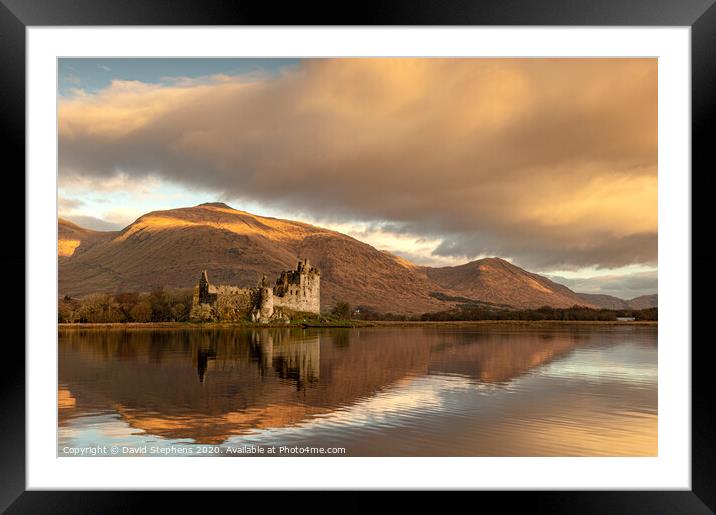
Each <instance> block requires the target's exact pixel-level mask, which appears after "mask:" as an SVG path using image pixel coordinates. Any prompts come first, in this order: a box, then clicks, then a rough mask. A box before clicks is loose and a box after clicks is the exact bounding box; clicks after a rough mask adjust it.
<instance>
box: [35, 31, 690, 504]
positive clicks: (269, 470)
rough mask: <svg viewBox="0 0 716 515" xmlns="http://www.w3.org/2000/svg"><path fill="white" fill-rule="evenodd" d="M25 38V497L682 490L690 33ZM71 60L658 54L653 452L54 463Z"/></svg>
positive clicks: (686, 464) (686, 435)
mask: <svg viewBox="0 0 716 515" xmlns="http://www.w3.org/2000/svg"><path fill="white" fill-rule="evenodd" d="M26 37H27V122H28V123H27V176H26V181H27V192H28V197H27V207H26V209H27V212H26V220H27V228H28V234H27V249H26V250H27V260H28V261H27V265H28V266H27V274H28V275H27V278H26V280H27V282H26V284H27V287H28V291H27V308H28V309H27V310H26V313H27V333H26V334H27V341H26V354H27V362H26V367H27V370H26V372H27V488H28V489H30V490H36V489H49V488H52V489H70V488H74V489H77V488H84V489H151V488H162V489H174V488H177V489H178V488H181V489H217V488H219V489H235V488H253V489H256V488H267V489H271V488H283V489H286V488H426V487H431V488H464V489H472V488H478V489H509V488H519V489H554V488H565V489H665V488H674V489H690V485H691V472H690V469H691V460H690V454H691V423H690V415H691V409H690V406H691V389H690V384H691V286H690V285H691V250H690V249H691V239H690V234H691V217H690V202H691V199H690V191H691V184H690V183H691V173H690V172H691V158H690V155H691V154H690V149H691V130H690V128H691V117H690V111H691V82H690V77H691V67H690V66H691V65H690V61H691V59H690V51H691V44H690V42H691V32H690V28H688V27H672V28H631V27H626V28H624V27H620V28H576V27H573V28H551V27H544V28H543V27H539V28H502V27H499V28H498V27H490V28H484V27H471V28H452V27H449V28H448V27H436V28H413V27H400V28H345V29H344V28H340V29H339V28H298V27H296V28H258V27H252V28H241V27H231V28H229V27H214V28H189V27H183V28H163V27H162V28H151V27H147V28H124V27H122V28H120V27H112V28H99V27H97V28H69V27H61V28H49V27H29V28H28V29H27V33H26ZM74 56H76V57H127V56H146V57H148V56H160V57H170V56H177V57H179V56H184V57H191V56H197V57H202V56H212V57H219V56H225V57H231V56H237V57H240V56H246V57H248V56H252V57H262V56H265V57H279V56H280V57H288V56H291V57H292V56H296V57H308V56H466V57H469V56H484V57H524V56H535V57H537V56H543V57H611V56H623V57H658V58H659V265H660V266H659V304H660V306H659V307H660V310H659V311H660V315H661V319H660V321H659V363H660V365H661V366H660V367H659V387H658V388H659V422H658V425H659V456H658V457H654V458H350V457H344V458H298V457H296V458H270V459H266V458H237V459H227V458H201V459H197V458H190V457H170V458H167V457H165V458H161V457H156V458H155V457H139V458H130V457H124V458H111V457H107V458H92V459H85V458H70V457H61V458H58V457H56V455H57V443H56V442H57V421H56V409H57V404H56V396H57V363H56V341H57V325H56V322H57V315H56V298H54V297H55V296H54V292H55V287H54V285H56V284H57V248H56V246H55V245H56V234H57V223H56V219H57V198H56V186H57V184H56V166H57V165H56V155H57V131H56V106H55V103H56V98H57V71H56V70H57V67H56V60H57V58H58V57H74Z"/></svg>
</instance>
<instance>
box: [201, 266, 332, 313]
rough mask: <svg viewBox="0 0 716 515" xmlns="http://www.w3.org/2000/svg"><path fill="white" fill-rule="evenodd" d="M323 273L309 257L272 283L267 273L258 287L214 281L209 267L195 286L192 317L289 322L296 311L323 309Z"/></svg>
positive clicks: (318, 310) (315, 311)
mask: <svg viewBox="0 0 716 515" xmlns="http://www.w3.org/2000/svg"><path fill="white" fill-rule="evenodd" d="M320 311H321V274H320V272H319V271H318V269H317V268H316V267H313V266H311V265H310V263H309V262H308V260H307V259H304V260H301V261H299V262H298V266H297V267H296V269H295V270H288V271H285V272H281V275H279V277H278V279H277V280H276V284H275V285H274V286H273V287H271V286H269V285H268V283H267V281H266V276H265V275H264V276H263V277H262V278H261V281H260V282H259V284H258V286H257V287H255V288H241V287H238V286H228V285H214V284H211V283H209V277H208V275H207V273H206V270H203V271H202V272H201V277H200V278H199V284H198V285H196V286H195V287H194V299H193V303H192V308H191V319H192V320H205V321H227V322H237V321H241V320H251V321H252V322H260V323H269V322H289V321H290V315H291V313H294V312H308V313H316V314H318V313H320Z"/></svg>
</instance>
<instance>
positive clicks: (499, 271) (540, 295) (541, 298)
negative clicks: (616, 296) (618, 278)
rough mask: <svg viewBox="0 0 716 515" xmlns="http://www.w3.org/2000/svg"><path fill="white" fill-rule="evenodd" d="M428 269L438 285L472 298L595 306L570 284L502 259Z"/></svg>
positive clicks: (520, 304)
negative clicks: (570, 287) (555, 280)
mask: <svg viewBox="0 0 716 515" xmlns="http://www.w3.org/2000/svg"><path fill="white" fill-rule="evenodd" d="M426 270H427V274H428V277H429V278H430V279H431V280H432V281H433V282H435V284H438V285H440V286H441V287H443V288H445V289H448V290H451V291H454V292H457V293H458V294H460V295H462V296H463V297H467V298H471V299H477V300H482V301H486V302H492V303H495V304H508V305H510V306H514V307H519V308H530V307H540V306H553V307H565V308H566V307H571V306H574V305H575V304H580V305H585V306H593V305H594V303H592V302H590V301H588V300H585V299H583V298H581V297H580V296H579V295H578V294H576V293H575V292H573V291H572V290H570V289H569V288H567V287H566V286H563V285H561V284H557V283H555V282H553V281H550V280H549V279H547V278H546V277H542V276H541V275H537V274H533V273H531V272H528V271H526V270H524V269H522V268H520V267H518V266H515V265H513V264H511V263H509V262H508V261H505V260H504V259H500V258H485V259H479V260H477V261H471V262H470V263H466V264H464V265H459V266H449V267H442V268H427V269H426Z"/></svg>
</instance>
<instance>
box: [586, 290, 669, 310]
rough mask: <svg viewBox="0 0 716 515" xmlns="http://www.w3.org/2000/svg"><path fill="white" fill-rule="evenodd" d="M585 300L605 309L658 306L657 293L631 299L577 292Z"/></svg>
mask: <svg viewBox="0 0 716 515" xmlns="http://www.w3.org/2000/svg"><path fill="white" fill-rule="evenodd" d="M577 295H579V297H580V298H581V299H583V300H584V301H585V302H589V303H592V304H595V305H597V306H599V307H600V308H606V309H647V308H655V307H657V306H658V295H657V294H656V293H654V294H653V295H642V296H640V297H635V298H633V299H629V300H624V299H620V298H619V297H614V296H612V295H602V294H598V293H578V294H577Z"/></svg>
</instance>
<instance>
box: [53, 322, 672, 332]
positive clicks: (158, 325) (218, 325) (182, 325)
mask: <svg viewBox="0 0 716 515" xmlns="http://www.w3.org/2000/svg"><path fill="white" fill-rule="evenodd" d="M497 325H503V326H523V327H543V326H550V325H555V326H567V325H580V326H585V325H599V326H641V327H657V326H658V325H659V322H658V321H656V320H641V321H632V322H626V321H620V320H463V321H435V320H432V321H402V320H354V321H350V322H348V321H346V322H345V323H340V324H328V323H327V324H320V323H311V324H304V323H295V324H252V323H242V322H201V323H200V322H116V323H92V324H90V323H74V324H70V323H59V324H58V330H63V329H64V330H67V329H125V330H128V329H268V328H270V329H276V328H291V329H296V328H302V329H361V328H370V327H479V326H497Z"/></svg>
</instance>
